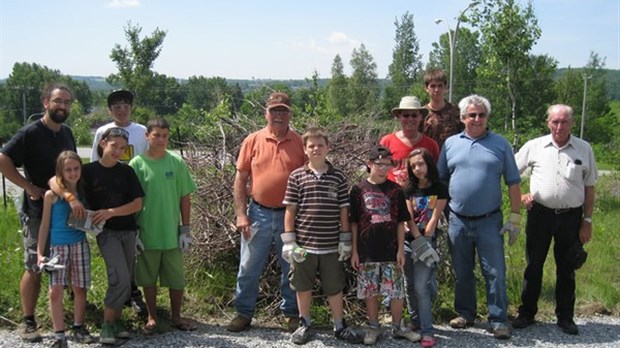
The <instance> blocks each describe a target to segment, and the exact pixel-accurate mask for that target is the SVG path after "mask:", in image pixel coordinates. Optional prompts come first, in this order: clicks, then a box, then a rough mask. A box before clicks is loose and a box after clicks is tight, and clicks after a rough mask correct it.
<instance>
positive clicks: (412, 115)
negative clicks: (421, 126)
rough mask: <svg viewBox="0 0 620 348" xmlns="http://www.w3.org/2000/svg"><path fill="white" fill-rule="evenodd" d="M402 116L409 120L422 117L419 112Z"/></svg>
mask: <svg viewBox="0 0 620 348" xmlns="http://www.w3.org/2000/svg"><path fill="white" fill-rule="evenodd" d="M400 116H401V117H403V118H409V117H413V118H416V117H421V116H422V114H420V113H418V112H414V113H412V114H400Z"/></svg>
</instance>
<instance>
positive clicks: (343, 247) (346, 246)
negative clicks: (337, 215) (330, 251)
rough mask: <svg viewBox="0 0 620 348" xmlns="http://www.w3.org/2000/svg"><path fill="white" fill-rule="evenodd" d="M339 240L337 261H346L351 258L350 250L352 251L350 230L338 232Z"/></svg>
mask: <svg viewBox="0 0 620 348" xmlns="http://www.w3.org/2000/svg"><path fill="white" fill-rule="evenodd" d="M339 238H340V241H339V242H338V261H346V260H348V259H350V258H351V252H352V251H353V243H352V241H351V240H352V238H353V234H351V232H340V234H339Z"/></svg>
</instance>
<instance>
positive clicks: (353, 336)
mask: <svg viewBox="0 0 620 348" xmlns="http://www.w3.org/2000/svg"><path fill="white" fill-rule="evenodd" d="M343 324H344V322H343ZM334 336H336V338H337V339H339V340H341V341H345V342H348V343H351V344H360V343H362V342H364V337H362V336H361V335H360V334H358V333H357V332H355V330H353V329H352V328H350V327H347V325H346V324H345V325H344V326H343V327H342V328H340V329H339V330H336V331H334Z"/></svg>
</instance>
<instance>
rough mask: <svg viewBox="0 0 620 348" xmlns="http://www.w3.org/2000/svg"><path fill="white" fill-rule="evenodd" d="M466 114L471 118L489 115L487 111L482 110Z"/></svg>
mask: <svg viewBox="0 0 620 348" xmlns="http://www.w3.org/2000/svg"><path fill="white" fill-rule="evenodd" d="M466 116H467V117H469V118H476V117H480V118H485V117H487V114H486V112H480V113H475V112H470V113H468V114H467V115H466Z"/></svg>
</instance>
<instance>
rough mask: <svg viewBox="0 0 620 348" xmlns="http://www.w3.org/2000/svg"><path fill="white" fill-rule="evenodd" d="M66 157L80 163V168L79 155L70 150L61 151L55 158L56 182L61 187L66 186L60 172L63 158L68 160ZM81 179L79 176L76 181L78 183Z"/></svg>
mask: <svg viewBox="0 0 620 348" xmlns="http://www.w3.org/2000/svg"><path fill="white" fill-rule="evenodd" d="M68 159H72V160H76V161H78V163H79V164H80V169H82V158H81V157H80V155H78V154H77V153H75V151H70V150H66V151H63V152H61V153H60V154H59V155H58V157H57V158H56V183H57V184H58V186H59V187H60V188H62V189H66V188H67V187H66V185H65V182H64V180H63V178H62V172H63V170H64V169H65V160H68ZM81 181H82V180H81V178H80V181H78V183H80V182H81Z"/></svg>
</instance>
